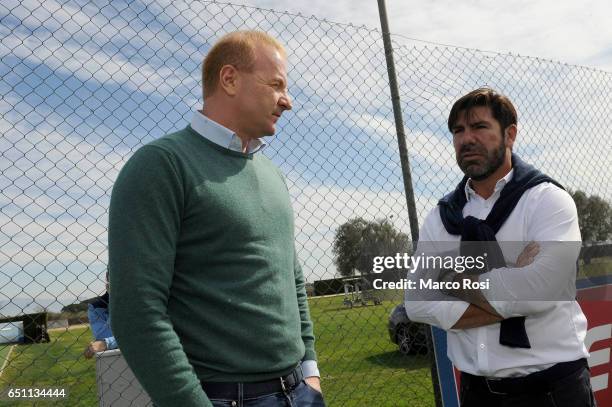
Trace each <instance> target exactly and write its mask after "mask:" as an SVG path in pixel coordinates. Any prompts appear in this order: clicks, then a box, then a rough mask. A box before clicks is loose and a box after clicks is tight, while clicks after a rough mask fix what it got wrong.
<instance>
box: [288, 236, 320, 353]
mask: <svg viewBox="0 0 612 407" xmlns="http://www.w3.org/2000/svg"><path fill="white" fill-rule="evenodd" d="M294 253H295V248H294ZM294 256H295V259H294V273H295V291H296V292H297V300H298V307H299V308H300V320H301V326H302V341H304V347H305V348H306V353H305V354H304V358H303V359H302V360H303V361H307V360H314V361H316V360H317V354H316V352H315V349H314V343H315V337H314V332H313V328H312V320H311V319H310V310H309V309H308V297H307V295H306V284H305V282H304V273H302V267H301V266H300V263H299V261H298V258H297V253H295V254H294Z"/></svg>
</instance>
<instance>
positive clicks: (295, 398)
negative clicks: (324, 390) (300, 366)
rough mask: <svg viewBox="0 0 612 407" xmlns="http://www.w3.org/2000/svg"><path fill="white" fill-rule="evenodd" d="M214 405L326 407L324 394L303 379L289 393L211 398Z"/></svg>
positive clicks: (240, 406) (231, 406) (239, 406)
mask: <svg viewBox="0 0 612 407" xmlns="http://www.w3.org/2000/svg"><path fill="white" fill-rule="evenodd" d="M210 401H211V402H212V404H213V406H214V407H325V401H323V395H322V394H321V393H319V392H318V391H316V390H315V389H313V388H312V387H310V386H309V385H307V384H306V382H304V381H303V380H302V382H301V383H300V384H298V385H297V386H296V387H295V388H294V389H293V390H292V391H290V392H289V393H287V394H285V393H271V394H266V395H264V396H259V397H255V398H251V399H242V400H223V399H210Z"/></svg>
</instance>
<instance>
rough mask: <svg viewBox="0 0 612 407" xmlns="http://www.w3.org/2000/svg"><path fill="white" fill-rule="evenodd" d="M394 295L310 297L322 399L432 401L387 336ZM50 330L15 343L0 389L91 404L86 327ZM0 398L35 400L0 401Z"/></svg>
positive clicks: (414, 363) (419, 363)
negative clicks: (372, 301) (371, 300)
mask: <svg viewBox="0 0 612 407" xmlns="http://www.w3.org/2000/svg"><path fill="white" fill-rule="evenodd" d="M398 302H399V300H397V301H396V300H386V301H383V304H382V305H378V306H374V305H369V306H365V307H362V306H356V307H354V308H352V309H349V308H345V307H343V305H342V297H341V296H336V297H322V298H315V299H311V300H310V307H311V312H312V318H313V320H314V323H315V333H316V335H317V351H318V354H319V368H320V370H321V374H322V385H323V390H324V392H325V397H326V399H327V403H328V405H329V406H332V407H333V406H359V407H370V406H373V407H384V406H415V407H417V406H423V407H430V406H433V405H434V402H433V390H432V386H431V380H430V373H429V362H428V359H427V356H414V357H407V356H404V355H402V354H401V353H400V352H399V351H398V350H397V345H395V344H393V343H391V342H390V340H389V337H388V334H387V318H388V315H389V312H390V311H391V309H392V308H393V307H394V306H395V305H396V304H397V303H398ZM50 337H51V342H50V343H48V344H36V345H18V346H16V347H15V349H14V350H13V352H12V354H11V356H10V361H9V365H8V366H7V368H6V370H5V372H4V374H3V375H2V377H0V389H6V388H8V387H13V388H15V387H38V388H40V387H64V388H67V389H68V392H69V397H68V399H63V400H57V401H44V402H38V403H37V404H36V405H44V406H47V405H58V406H59V405H62V406H77V405H78V406H96V405H97V402H98V400H97V387H96V379H95V361H94V360H93V359H91V360H87V359H84V358H83V356H82V352H83V349H84V348H85V346H87V343H88V342H89V341H90V337H91V332H90V330H89V328H87V327H75V328H72V329H70V330H56V331H51V332H50ZM6 348H7V349H8V347H6ZM1 351H2V348H0V352H1ZM0 405H2V406H4V405H14V406H29V405H34V404H33V403H32V402H8V401H0Z"/></svg>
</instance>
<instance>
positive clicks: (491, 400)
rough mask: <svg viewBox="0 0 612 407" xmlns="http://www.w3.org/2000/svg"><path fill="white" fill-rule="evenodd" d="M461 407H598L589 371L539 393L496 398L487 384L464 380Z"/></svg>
mask: <svg viewBox="0 0 612 407" xmlns="http://www.w3.org/2000/svg"><path fill="white" fill-rule="evenodd" d="M464 377H465V375H464V374H462V377H461V391H460V398H461V407H597V403H596V402H595V398H594V397H593V390H592V389H591V374H590V372H589V370H588V368H586V367H581V368H580V369H578V370H577V371H575V372H573V373H571V374H569V375H567V376H566V377H563V378H561V379H559V380H556V381H555V382H553V383H550V384H549V386H546V387H547V388H544V389H543V390H540V391H531V392H518V393H514V394H495V393H492V392H491V391H490V389H489V388H488V387H487V385H486V383H484V382H482V381H479V380H469V378H467V377H466V379H468V380H463V379H464Z"/></svg>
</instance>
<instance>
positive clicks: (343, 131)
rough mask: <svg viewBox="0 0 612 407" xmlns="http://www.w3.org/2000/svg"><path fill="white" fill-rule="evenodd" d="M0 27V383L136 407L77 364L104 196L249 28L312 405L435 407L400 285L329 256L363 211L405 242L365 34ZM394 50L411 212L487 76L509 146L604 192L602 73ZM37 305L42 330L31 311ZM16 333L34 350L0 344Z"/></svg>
mask: <svg viewBox="0 0 612 407" xmlns="http://www.w3.org/2000/svg"><path fill="white" fill-rule="evenodd" d="M0 21H1V23H2V24H1V28H0V30H1V31H0V32H1V34H0V36H1V38H2V41H1V44H0V53H1V55H2V60H1V62H0V95H1V97H2V105H1V108H0V109H1V113H2V117H1V119H0V131H1V132H2V136H1V137H0V154H1V157H2V159H1V161H0V168H1V175H0V191H1V192H2V195H1V198H0V292H1V294H0V313H1V314H2V315H3V316H4V317H15V318H13V319H14V321H12V322H10V323H8V324H4V325H1V326H2V327H3V331H2V332H3V333H2V336H0V340H3V342H6V343H3V344H0V366H1V367H2V368H1V370H0V390H2V389H9V388H26V387H30V388H31V387H38V388H40V387H55V388H63V389H66V391H67V392H68V396H67V397H66V398H65V399H58V400H57V401H56V402H57V403H58V404H61V405H96V404H98V403H101V404H105V405H113V406H115V405H130V403H131V401H130V400H132V401H133V400H136V399H137V398H138V397H141V398H140V399H138V400H136V401H133V403H132V404H133V405H141V404H142V403H143V400H145V399H146V396H144V395H140V396H138V390H137V389H136V390H134V391H135V392H136V393H131V391H132V390H129V389H128V387H129V383H128V381H129V380H130V379H129V378H128V379H125V378H120V376H121V374H128V373H129V372H127V371H126V370H125V366H124V365H120V364H119V363H121V361H120V360H117V356H116V355H115V354H111V355H107V356H108V357H105V356H104V355H103V356H99V357H98V358H97V362H95V363H94V362H93V361H91V360H87V359H85V358H84V357H83V350H84V349H85V348H86V346H87V345H88V344H89V343H90V341H91V340H92V332H91V330H90V328H89V326H88V319H87V302H84V301H85V300H87V299H91V298H94V297H97V296H99V295H101V294H102V293H103V292H104V291H105V287H104V285H105V272H106V262H107V251H106V246H107V224H108V206H109V199H110V192H111V189H112V186H113V182H114V180H115V178H116V177H117V174H118V171H119V170H120V169H121V167H122V165H123V164H124V163H125V162H126V160H127V159H128V158H129V157H130V155H131V154H132V153H133V152H134V151H135V150H137V149H138V148H139V147H140V146H142V145H143V144H146V143H147V142H149V141H152V140H154V139H156V138H158V137H160V136H162V135H164V134H166V133H169V132H171V131H174V130H177V129H180V128H183V127H185V126H186V124H187V123H188V122H189V121H190V119H191V115H192V114H193V112H194V111H195V110H196V109H199V108H200V107H201V103H202V100H201V84H200V65H201V61H202V58H203V56H204V55H205V54H206V52H207V51H208V50H209V49H210V47H211V45H212V44H213V43H214V42H215V40H216V39H218V38H219V37H220V36H221V35H223V34H225V33H227V32H229V31H233V30H237V29H246V28H255V29H260V30H264V31H267V32H269V33H271V34H272V35H274V36H275V37H277V38H279V39H280V40H281V41H282V42H283V43H284V44H285V45H286V48H287V50H288V59H289V93H290V94H291V96H292V98H293V100H294V110H293V111H292V112H289V113H288V114H285V115H284V116H283V119H281V122H280V126H279V129H278V132H277V135H276V136H274V137H272V138H270V139H269V140H268V141H269V143H270V144H269V146H268V147H267V148H266V149H265V150H264V154H266V155H267V156H269V157H270V158H271V159H272V160H273V161H274V162H275V163H276V164H278V165H279V166H280V168H281V169H282V171H283V172H284V174H285V175H286V178H287V181H288V184H289V190H290V193H291V198H292V201H293V207H294V211H295V222H296V246H297V252H298V255H299V257H300V260H301V262H302V266H303V269H304V274H305V277H306V279H307V281H308V282H309V283H311V287H309V289H310V294H311V297H310V300H309V303H310V307H311V313H312V318H313V322H314V326H315V334H316V337H317V344H316V347H317V351H318V355H319V367H320V369H321V374H322V377H321V378H322V384H323V389H324V391H325V397H326V400H327V402H328V404H329V405H330V406H432V405H434V392H433V388H432V384H431V374H430V368H429V363H430V362H429V358H428V356H427V354H426V353H427V350H426V348H423V343H424V336H423V332H422V330H421V329H420V328H419V327H418V326H408V325H403V324H402V323H397V320H396V319H394V318H396V317H397V315H396V313H397V312H399V313H401V310H395V307H396V306H397V305H398V304H400V303H401V298H402V295H403V294H402V293H401V292H399V291H397V292H396V291H391V292H373V291H371V290H368V284H367V282H364V281H363V280H362V279H361V277H360V276H359V273H357V274H356V275H355V276H342V275H340V272H339V271H338V270H337V268H336V265H335V263H334V250H333V249H334V239H335V237H336V233H337V231H338V230H339V228H340V227H341V226H342V225H344V224H347V222H351V221H354V220H355V219H357V218H362V219H363V221H364V222H366V223H367V222H369V223H375V222H378V224H379V225H387V226H390V227H391V229H394V231H395V232H397V233H404V234H406V235H410V233H409V230H410V225H409V222H408V213H407V210H406V199H405V196H404V190H403V182H402V173H401V167H400V163H399V154H398V151H397V149H398V148H397V141H396V136H395V125H394V122H393V111H392V106H391V100H390V96H389V85H388V83H389V81H388V77H387V69H386V65H385V56H384V50H383V44H382V39H381V33H380V32H379V31H377V30H371V29H367V28H365V27H355V26H352V25H343V24H336V23H330V22H327V21H325V20H319V19H316V18H314V17H304V16H301V15H292V14H288V13H280V12H276V11H271V10H263V9H257V8H251V7H244V6H236V5H231V4H224V3H216V2H206V1H199V2H184V1H172V2H171V1H161V0H157V1H142V2H140V1H139V2H122V1H117V2H110V3H109V4H107V5H105V6H101V5H99V4H98V3H96V2H88V1H45V2H42V1H39V0H25V1H16V0H5V1H3V2H2V3H1V4H0ZM393 45H394V50H395V62H396V69H397V73H398V79H399V88H400V94H401V100H402V109H403V115H404V121H405V123H406V128H407V142H408V149H409V155H410V160H411V167H412V177H413V182H414V185H413V187H414V191H415V196H416V205H417V212H418V214H419V218H420V219H422V218H423V216H424V215H425V214H426V213H427V212H428V211H429V210H430V209H431V208H433V207H434V206H435V204H436V202H437V200H438V199H439V198H440V197H441V196H442V195H443V194H445V193H447V192H448V191H449V190H450V189H451V188H452V187H453V186H454V185H455V184H456V183H457V182H458V180H459V179H460V176H461V175H460V172H459V170H458V168H457V167H456V164H455V160H454V152H453V149H452V143H451V137H450V135H449V134H448V131H447V129H446V124H445V122H446V117H447V114H448V111H449V109H450V106H451V105H452V103H453V101H454V100H456V99H457V98H458V97H460V96H461V95H463V94H465V93H467V92H468V91H470V90H472V89H474V88H477V87H480V86H483V85H487V86H491V87H493V88H496V89H498V90H500V91H501V92H502V93H505V94H506V95H508V96H509V97H510V99H511V100H513V101H514V102H515V104H516V106H517V108H518V112H519V138H518V141H517V143H516V151H517V152H518V153H519V154H520V155H522V156H523V157H524V158H525V159H526V160H527V161H529V162H531V163H533V164H535V165H536V166H538V167H539V168H541V169H542V170H544V171H545V172H547V173H549V174H550V175H551V176H553V177H554V178H556V179H558V180H559V181H561V182H562V183H563V184H564V185H566V186H567V187H569V188H571V189H573V190H578V189H579V190H582V191H585V192H586V193H587V194H596V195H599V196H600V197H603V198H604V199H607V200H610V198H611V196H612V190H611V189H610V188H611V187H610V183H609V179H611V178H612V158H610V154H609V151H612V141H611V140H612V139H611V138H610V137H609V136H608V135H607V133H608V132H609V130H610V129H611V128H612V107H611V106H612V103H611V102H612V101H611V95H612V81H611V79H612V76H611V75H610V73H606V72H601V71H597V70H593V69H588V68H583V67H576V66H569V65H564V64H561V63H557V62H551V61H546V60H540V59H537V58H525V57H519V56H513V55H506V54H497V53H488V52H482V51H477V50H471V49H462V48H455V47H447V46H433V45H427V46H424V45H422V44H419V43H415V44H407V42H406V41H405V40H404V39H402V38H400V37H394V44H393ZM606 151H607V153H606ZM382 229H384V228H382ZM387 230H388V229H387ZM381 233H382V232H381ZM376 238H377V237H376V236H375V239H374V240H376ZM341 277H346V278H344V279H342V278H341ZM322 280H326V281H323V282H321V281H322ZM315 282H319V283H315ZM322 294H324V295H322ZM44 312H46V318H48V321H47V322H46V324H45V323H44V318H45V316H44V314H43V316H42V317H41V316H37V315H35V314H36V313H44ZM390 316H391V317H392V318H390ZM40 318H43V322H41V319H40ZM3 321H4V322H7V321H9V319H8V318H4V319H3ZM390 327H391V328H390ZM37 329H38V330H37ZM19 340H21V341H23V340H25V342H32V341H33V342H40V343H33V344H32V343H19V344H15V343H9V342H12V341H19ZM395 342H397V343H395ZM96 364H97V370H98V374H99V376H98V377H97V376H96ZM110 371H114V372H115V373H114V374H113V373H107V374H106V379H105V378H103V376H105V374H104V372H110ZM118 377H119V378H118ZM105 386H106V387H105ZM113 386H114V387H113ZM99 387H100V388H103V389H105V391H106V393H107V396H106V397H107V399H103V396H100V395H99V393H98V388H99ZM117 389H119V390H117ZM113 391H114V392H115V393H113ZM110 397H118V398H116V399H112V400H111V399H109V398H110ZM142 397H145V398H142ZM109 400H111V401H109ZM122 403H123V404H122ZM139 403H141V404H139ZM41 404H42V402H41Z"/></svg>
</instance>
